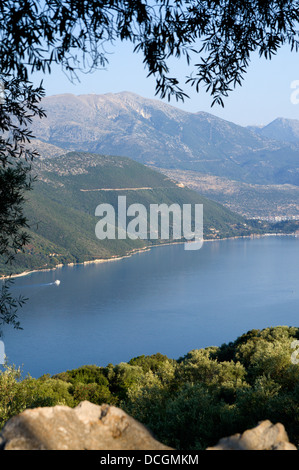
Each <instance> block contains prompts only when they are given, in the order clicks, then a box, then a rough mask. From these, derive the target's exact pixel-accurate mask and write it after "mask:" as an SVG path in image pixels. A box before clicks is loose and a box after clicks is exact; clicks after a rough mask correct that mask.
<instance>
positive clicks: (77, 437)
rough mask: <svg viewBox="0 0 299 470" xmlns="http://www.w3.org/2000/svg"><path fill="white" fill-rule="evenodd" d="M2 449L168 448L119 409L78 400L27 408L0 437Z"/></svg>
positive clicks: (6, 425) (7, 426) (10, 423)
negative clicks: (71, 402)
mask: <svg viewBox="0 0 299 470" xmlns="http://www.w3.org/2000/svg"><path fill="white" fill-rule="evenodd" d="M0 447H1V448H2V449H3V450H169V449H170V448H169V447H166V446H164V445H163V444H161V443H160V442H158V441H156V440H155V439H154V438H153V437H152V435H151V434H150V432H149V431H148V430H147V429H146V428H145V427H144V426H143V425H142V424H140V423H139V422H137V421H136V420H135V419H133V418H131V417H130V416H129V415H127V414H126V413H125V412H124V411H122V410H120V409H119V408H115V407H113V406H108V405H102V406H98V405H94V404H92V403H89V402H87V401H84V402H81V403H80V404H79V405H78V406H77V407H76V408H69V407H67V406H54V407H52V408H47V407H45V408H35V409H32V410H26V411H24V412H23V413H21V414H19V415H18V416H14V417H13V418H11V419H10V420H9V421H8V422H7V423H6V424H5V426H4V428H3V430H2V433H1V436H0Z"/></svg>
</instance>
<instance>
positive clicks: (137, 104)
mask: <svg viewBox="0 0 299 470" xmlns="http://www.w3.org/2000/svg"><path fill="white" fill-rule="evenodd" d="M43 107H44V108H45V109H46V111H47V118H46V119H42V120H35V121H34V125H33V132H34V134H35V135H36V136H37V138H38V139H39V140H40V141H42V142H43V143H44V144H47V145H48V144H51V145H52V146H54V147H49V148H50V149H51V150H52V152H54V153H55V147H57V148H58V149H61V148H63V149H66V150H79V151H88V152H93V153H99V154H110V155H120V156H127V157H130V158H133V159H135V160H137V161H139V162H141V163H144V164H147V165H153V166H155V167H160V168H168V169H183V170H189V171H190V170H192V171H199V172H202V173H206V174H210V175H216V176H220V177H226V178H230V179H234V180H238V181H242V182H246V183H254V184H293V185H299V137H298V139H297V137H296V136H297V135H298V136H299V122H297V121H295V122H292V121H291V120H281V119H278V120H276V121H274V122H273V123H271V124H270V125H268V126H266V127H264V128H252V127H251V128H245V127H242V126H239V125H236V124H233V123H231V122H228V121H225V120H223V119H220V118H217V117H215V116H213V115H212V114H208V113H203V112H199V113H195V114H194V113H188V112H185V111H182V110H180V109H177V108H175V107H174V106H171V105H168V104H165V103H163V102H160V101H158V100H150V99H145V98H142V97H140V96H138V95H135V94H133V93H128V92H123V93H117V94H105V95H80V96H75V95H72V94H64V95H55V96H50V97H46V98H45V99H44V100H43ZM58 149H57V151H58Z"/></svg>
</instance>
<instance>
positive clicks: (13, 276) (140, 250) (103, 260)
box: [0, 233, 296, 281]
mask: <svg viewBox="0 0 299 470" xmlns="http://www.w3.org/2000/svg"><path fill="white" fill-rule="evenodd" d="M279 236H290V237H295V236H296V233H264V234H251V235H239V236H236V237H227V238H208V239H205V240H203V243H206V242H221V241H224V240H237V239H242V238H264V237H279ZM185 243H192V242H185V241H182V242H170V243H161V244H158V245H152V246H145V247H144V248H138V249H136V250H132V251H131V252H130V253H127V254H126V255H123V256H115V257H112V258H98V259H94V260H89V261H83V262H82V263H66V264H62V263H60V264H57V265H56V266H55V267H53V268H44V269H43V268H40V269H34V270H32V271H23V272H22V273H19V274H11V275H10V276H0V281H4V280H5V279H16V278H18V277H25V276H29V275H30V274H34V273H40V272H49V271H55V270H57V269H61V268H64V267H67V266H69V267H72V266H85V265H88V264H102V263H111V262H113V261H121V260H123V259H126V258H131V257H132V256H134V255H136V254H142V253H146V252H148V251H151V250H152V249H153V248H159V247H163V246H172V245H183V244H185Z"/></svg>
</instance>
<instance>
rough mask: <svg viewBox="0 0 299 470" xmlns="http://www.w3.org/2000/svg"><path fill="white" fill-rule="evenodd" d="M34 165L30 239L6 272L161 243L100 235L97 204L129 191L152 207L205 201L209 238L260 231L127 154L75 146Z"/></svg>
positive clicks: (3, 267) (29, 206)
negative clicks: (79, 149)
mask: <svg viewBox="0 0 299 470" xmlns="http://www.w3.org/2000/svg"><path fill="white" fill-rule="evenodd" d="M35 171H36V175H37V177H38V179H37V181H36V183H35V187H34V190H33V191H32V192H31V193H30V194H29V196H28V202H27V205H26V215H27V217H28V219H29V224H30V233H31V235H32V240H31V243H30V245H28V246H27V247H26V249H25V251H24V253H19V254H18V255H17V257H16V260H15V262H14V264H13V266H6V265H4V264H3V263H2V264H1V265H0V270H1V273H2V274H8V273H10V272H13V273H14V274H17V273H20V272H23V271H25V270H32V269H41V268H51V267H54V266H55V265H57V264H65V263H82V262H85V261H90V260H95V259H99V258H100V259H108V258H112V257H120V256H125V255H127V254H129V253H131V252H133V251H134V250H140V249H143V248H145V247H146V246H150V245H151V244H153V243H155V244H157V243H161V241H159V240H157V241H156V242H154V241H150V240H136V241H133V240H131V239H129V238H127V239H125V240H118V239H116V240H103V241H100V240H98V239H97V238H96V236H95V226H96V223H97V222H98V220H99V218H97V217H95V209H96V207H97V206H98V205H99V204H102V203H109V204H112V205H113V206H114V207H115V208H116V209H117V202H118V196H119V195H121V196H126V197H127V206H129V205H131V204H133V203H139V204H143V205H144V206H145V207H146V208H147V209H148V210H149V205H150V204H162V203H165V204H167V205H171V204H173V203H176V204H179V205H180V206H181V207H182V205H183V204H192V205H194V204H203V206H204V238H205V239H210V238H226V237H231V236H242V235H249V234H250V233H252V232H253V231H254V232H255V233H256V232H257V231H259V230H257V229H253V227H252V226H251V225H250V224H249V223H248V222H247V221H246V220H245V219H244V218H242V217H241V216H239V215H236V214H234V213H232V212H231V211H229V210H228V209H226V208H224V207H222V206H221V205H220V204H218V203H215V202H212V201H210V200H208V199H205V198H204V197H201V196H200V195H199V194H198V193H196V192H195V191H192V190H190V189H187V188H182V187H179V186H178V184H177V183H176V182H175V181H173V180H171V179H170V178H168V177H167V176H165V175H162V174H161V173H158V172H156V171H154V170H152V169H150V168H148V167H146V166H144V165H142V164H140V163H137V162H135V161H133V160H130V159H128V158H123V157H112V156H104V155H96V154H90V153H82V152H71V153H68V154H66V155H64V156H59V157H56V158H49V159H44V160H39V161H37V162H36V164H35ZM126 188H127V189H126ZM134 188H135V189H136V188H137V189H136V190H133V189H134ZM138 188H141V189H138ZM116 212H117V211H116ZM164 243H165V242H164Z"/></svg>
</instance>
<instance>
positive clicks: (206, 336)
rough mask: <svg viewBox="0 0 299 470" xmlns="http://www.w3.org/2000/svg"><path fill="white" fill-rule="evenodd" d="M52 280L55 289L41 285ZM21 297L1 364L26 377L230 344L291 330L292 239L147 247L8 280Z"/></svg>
mask: <svg viewBox="0 0 299 470" xmlns="http://www.w3.org/2000/svg"><path fill="white" fill-rule="evenodd" d="M55 279H59V280H60V281H61V284H60V286H55V285H49V284H50V283H51V282H53V281H54V280H55ZM14 292H15V293H22V294H23V295H25V296H27V297H29V301H28V302H27V305H26V306H25V307H24V308H23V309H21V310H20V312H19V318H20V320H21V324H22V327H23V331H17V330H13V329H12V328H6V329H5V332H4V343H5V352H6V355H7V356H8V360H9V362H10V363H11V364H12V363H13V364H16V365H18V366H19V365H20V366H23V371H24V373H27V372H30V374H31V375H32V376H33V377H39V376H40V375H42V374H44V373H50V374H54V373H57V372H61V371H64V370H67V369H70V368H75V367H79V366H81V365H85V364H97V365H100V366H106V365H107V364H108V363H113V364H117V363H119V362H122V361H128V360H130V359H131V358H132V357H135V356H138V355H142V354H146V355H147V354H154V353H157V352H160V353H162V354H166V355H167V356H168V357H172V358H175V359H177V358H178V357H180V356H182V355H185V354H186V353H187V352H189V351H190V350H192V349H195V348H203V347H207V346H212V345H221V344H222V343H224V342H229V341H234V340H235V339H236V338H237V337H238V336H239V335H241V334H243V333H245V332H247V331H248V330H250V329H253V328H260V329H261V328H265V327H268V326H277V325H288V326H298V323H299V322H298V313H299V238H294V237H267V238H260V239H240V240H225V241H219V242H206V243H205V244H204V246H203V248H202V249H201V250H200V251H198V252H190V251H189V252H188V251H184V246H183V245H175V246H166V247H159V248H154V249H153V250H151V251H149V252H146V253H142V254H137V255H135V256H133V257H131V258H127V259H124V260H121V261H116V262H111V263H103V264H91V265H86V266H75V267H64V268H61V269H57V270H55V271H50V272H40V273H33V274H31V275H28V276H26V277H22V278H18V279H16V281H15V287H14Z"/></svg>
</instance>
